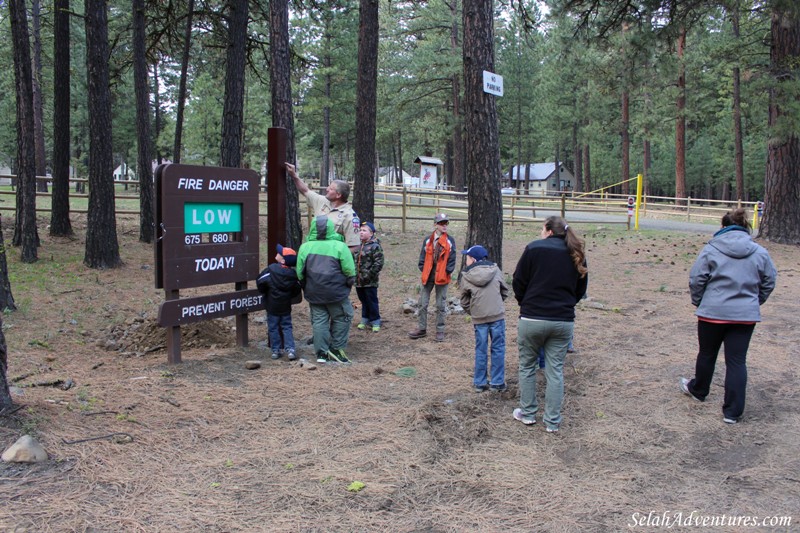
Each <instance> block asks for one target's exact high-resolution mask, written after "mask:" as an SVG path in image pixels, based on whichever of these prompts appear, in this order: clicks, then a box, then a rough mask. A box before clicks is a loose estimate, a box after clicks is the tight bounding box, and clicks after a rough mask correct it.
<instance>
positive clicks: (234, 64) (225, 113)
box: [219, 0, 278, 168]
mask: <svg viewBox="0 0 800 533" xmlns="http://www.w3.org/2000/svg"><path fill="white" fill-rule="evenodd" d="M247 3H248V2H247V0H228V2H227V7H228V8H227V13H228V16H227V19H228V53H227V56H226V69H225V102H224V104H223V109H222V142H221V148H220V158H219V164H220V165H221V166H223V167H235V168H238V167H239V166H241V164H242V122H243V116H244V67H245V60H246V55H247ZM270 4H272V2H270ZM270 9H273V8H272V7H270ZM272 46H275V43H272ZM274 98H275V96H274V95H273V99H274ZM273 107H274V106H273ZM274 112H275V110H274V109H273V113H274ZM274 125H275V126H277V125H278V124H274Z"/></svg>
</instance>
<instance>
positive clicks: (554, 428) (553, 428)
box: [544, 426, 558, 433]
mask: <svg viewBox="0 0 800 533" xmlns="http://www.w3.org/2000/svg"><path fill="white" fill-rule="evenodd" d="M544 429H545V431H547V432H548V433H558V426H547V427H546V428H544Z"/></svg>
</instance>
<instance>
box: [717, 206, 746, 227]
mask: <svg viewBox="0 0 800 533" xmlns="http://www.w3.org/2000/svg"><path fill="white" fill-rule="evenodd" d="M728 226H741V227H743V228H744V229H746V230H749V229H750V228H751V227H752V226H751V224H750V221H749V220H748V219H747V211H745V210H744V208H743V207H737V208H736V209H731V210H730V211H728V212H727V213H725V214H724V215H722V227H723V228H726V227H728Z"/></svg>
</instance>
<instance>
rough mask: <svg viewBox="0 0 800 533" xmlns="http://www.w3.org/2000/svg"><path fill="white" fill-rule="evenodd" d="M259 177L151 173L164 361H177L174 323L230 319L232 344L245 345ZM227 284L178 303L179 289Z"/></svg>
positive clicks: (171, 170) (173, 168)
mask: <svg viewBox="0 0 800 533" xmlns="http://www.w3.org/2000/svg"><path fill="white" fill-rule="evenodd" d="M259 181H260V180H259V176H258V174H257V173H256V172H255V171H253V170H246V169H240V168H220V167H198V166H191V165H176V164H167V165H160V166H159V167H158V168H157V169H156V176H155V189H156V205H155V207H156V213H155V223H156V235H157V238H156V243H155V265H156V268H155V284H156V288H157V289H164V292H165V298H166V301H165V302H164V303H163V304H161V307H160V308H159V312H158V323H159V324H160V325H162V326H164V327H166V328H167V360H168V361H169V362H170V363H180V362H181V333H180V326H181V325H182V324H188V323H191V322H200V321H203V320H210V319H212V318H219V317H224V316H231V315H235V316H236V344H237V345H238V346H247V343H248V334H247V314H248V313H250V312H253V311H258V310H261V309H263V297H262V296H261V294H259V292H258V291H257V290H248V289H247V282H248V281H250V280H255V279H256V278H257V277H258V272H259V258H258V192H259V190H258V188H259ZM222 283H233V284H234V287H235V289H236V291H235V292H229V293H225V294H215V295H212V296H202V297H197V298H184V299H181V298H180V294H179V292H180V291H179V289H184V288H190V287H204V286H207V285H219V284H222Z"/></svg>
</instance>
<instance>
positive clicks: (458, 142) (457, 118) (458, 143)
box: [450, 0, 466, 192]
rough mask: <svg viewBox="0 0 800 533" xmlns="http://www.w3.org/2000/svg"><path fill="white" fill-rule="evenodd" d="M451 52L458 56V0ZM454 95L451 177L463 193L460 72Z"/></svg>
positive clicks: (455, 79) (454, 5)
mask: <svg viewBox="0 0 800 533" xmlns="http://www.w3.org/2000/svg"><path fill="white" fill-rule="evenodd" d="M450 17H451V23H450V51H451V53H452V54H454V55H457V54H458V48H459V39H458V0H453V1H452V2H450ZM452 89H453V93H452V95H451V98H452V99H453V175H452V176H451V177H450V185H452V186H453V190H454V191H459V192H460V191H463V190H465V188H466V180H465V178H464V152H465V150H464V135H463V130H464V117H462V116H461V115H462V113H461V108H462V105H461V78H460V77H459V75H458V72H454V73H453V83H452Z"/></svg>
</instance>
